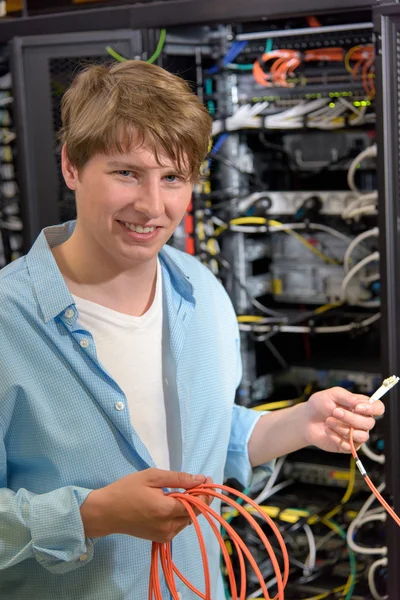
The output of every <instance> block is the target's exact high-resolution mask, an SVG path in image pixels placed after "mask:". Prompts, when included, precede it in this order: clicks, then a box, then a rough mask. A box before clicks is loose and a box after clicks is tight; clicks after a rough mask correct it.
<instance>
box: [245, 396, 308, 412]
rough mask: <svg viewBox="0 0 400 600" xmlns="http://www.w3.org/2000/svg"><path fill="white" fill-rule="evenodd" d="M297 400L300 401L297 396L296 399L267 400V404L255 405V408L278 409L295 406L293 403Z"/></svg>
mask: <svg viewBox="0 0 400 600" xmlns="http://www.w3.org/2000/svg"><path fill="white" fill-rule="evenodd" d="M296 402H298V399H297V398H296V399H295V400H277V401H276V402H267V403H266V404H260V405H259V406H255V407H254V408H253V410H278V409H280V408H287V407H288V406H293V404H296Z"/></svg>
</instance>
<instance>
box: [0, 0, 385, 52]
mask: <svg viewBox="0 0 400 600" xmlns="http://www.w3.org/2000/svg"><path fill="white" fill-rule="evenodd" d="M377 4H379V1H378V0H352V1H351V3H349V2H348V0H328V1H326V2H321V0H301V2H296V0H268V2H266V1H265V0H248V1H247V2H246V1H243V0H218V2H215V0H201V1H199V0H169V1H164V2H148V3H145V4H142V3H141V4H132V3H129V5H125V4H122V5H118V6H99V7H97V8H80V9H76V10H68V11H64V12H60V13H50V14H44V15H33V16H29V15H28V16H22V17H16V18H5V19H2V20H0V43H4V42H6V41H8V40H10V39H12V38H13V37H15V36H26V35H45V34H48V33H52V34H53V33H57V34H60V33H72V32H75V33H78V32H83V31H101V30H102V31H106V30H111V29H126V28H129V27H130V28H132V29H140V28H143V27H168V26H169V25H189V24H190V25H194V24H196V23H210V22H217V21H221V22H227V21H235V20H249V19H264V20H269V19H274V18H279V17H289V16H302V15H310V14H321V13H327V12H329V13H333V12H339V11H341V10H343V11H345V12H346V14H348V13H349V11H355V10H360V9H369V8H372V7H374V6H376V5H377Z"/></svg>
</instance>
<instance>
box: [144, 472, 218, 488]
mask: <svg viewBox="0 0 400 600" xmlns="http://www.w3.org/2000/svg"><path fill="white" fill-rule="evenodd" d="M146 477H147V481H148V483H149V485H150V486H151V487H157V488H173V489H184V490H188V489H190V488H192V487H196V485H201V484H202V483H204V482H205V480H206V476H205V475H191V474H190V473H183V472H181V471H163V470H162V469H148V471H147V472H146Z"/></svg>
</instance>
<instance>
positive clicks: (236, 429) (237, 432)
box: [225, 404, 275, 488]
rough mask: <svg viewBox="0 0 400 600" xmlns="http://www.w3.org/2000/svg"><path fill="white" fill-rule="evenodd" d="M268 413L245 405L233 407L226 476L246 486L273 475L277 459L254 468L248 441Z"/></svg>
mask: <svg viewBox="0 0 400 600" xmlns="http://www.w3.org/2000/svg"><path fill="white" fill-rule="evenodd" d="M265 414H267V413H266V412H261V411H255V410H251V409H249V408H245V407H244V406H238V405H237V404H235V405H234V407H233V413H232V425H231V436H230V440H229V446H228V455H227V460H226V465H225V477H226V478H227V479H236V480H237V481H238V482H239V483H240V484H242V485H243V486H244V487H245V488H247V487H250V486H251V485H253V484H255V483H257V481H260V480H261V479H263V478H265V476H266V475H267V474H269V475H271V474H272V471H273V469H274V465H275V461H274V460H271V461H268V462H266V463H264V464H262V465H259V466H257V467H255V468H254V469H253V467H252V466H251V463H250V459H249V451H248V443H249V440H250V438H251V434H252V433H253V430H254V427H255V426H256V424H257V422H258V420H259V419H260V418H261V417H262V416H263V415H265Z"/></svg>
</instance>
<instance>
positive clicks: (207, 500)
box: [199, 477, 214, 506]
mask: <svg viewBox="0 0 400 600" xmlns="http://www.w3.org/2000/svg"><path fill="white" fill-rule="evenodd" d="M205 483H207V484H210V485H211V484H212V483H213V480H212V478H211V477H207V479H206V481H205ZM199 498H200V500H202V501H203V502H205V503H206V504H207V505H208V506H210V504H211V502H212V501H213V500H214V498H213V496H209V495H208V494H205V495H204V496H199Z"/></svg>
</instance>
